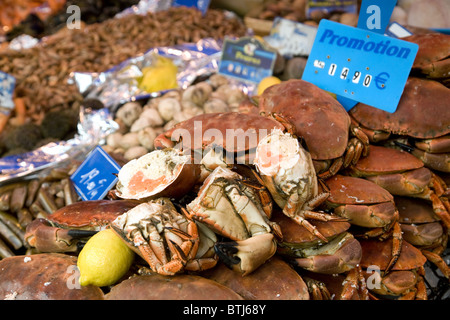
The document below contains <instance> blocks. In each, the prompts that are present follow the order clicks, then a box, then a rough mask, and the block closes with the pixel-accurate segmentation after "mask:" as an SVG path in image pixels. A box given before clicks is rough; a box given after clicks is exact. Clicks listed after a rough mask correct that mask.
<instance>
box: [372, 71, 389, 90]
mask: <svg viewBox="0 0 450 320" xmlns="http://www.w3.org/2000/svg"><path fill="white" fill-rule="evenodd" d="M389 78H390V75H389V73H387V72H382V73H380V74H379V75H377V76H376V77H375V85H376V86H377V88H378V89H381V90H383V89H386V81H387V79H389Z"/></svg>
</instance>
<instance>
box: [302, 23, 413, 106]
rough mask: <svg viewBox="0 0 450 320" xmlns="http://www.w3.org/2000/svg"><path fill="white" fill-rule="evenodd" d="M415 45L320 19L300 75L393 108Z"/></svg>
mask: <svg viewBox="0 0 450 320" xmlns="http://www.w3.org/2000/svg"><path fill="white" fill-rule="evenodd" d="M418 49H419V46H418V45H417V44H415V43H411V42H407V41H403V40H399V39H394V38H389V37H386V36H384V35H380V34H377V33H373V32H370V31H365V30H361V29H358V28H353V27H350V26H346V25H343V24H340V23H337V22H333V21H329V20H322V21H321V22H320V24H319V28H318V31H317V35H316V39H315V41H314V45H313V48H312V50H311V54H310V55H309V57H308V62H307V64H306V67H305V71H304V72H303V76H302V79H303V80H305V81H309V82H311V83H313V84H315V85H317V86H318V87H320V88H322V89H324V90H327V91H330V92H333V93H335V94H336V95H340V96H342V97H344V98H346V99H350V100H354V101H357V102H362V103H365V104H368V105H370V106H373V107H376V108H379V109H382V110H385V111H388V112H394V111H395V110H396V109H397V105H398V102H399V100H400V97H401V95H402V92H403V88H404V86H405V83H406V80H407V79H408V75H409V73H410V71H411V66H412V64H413V62H414V59H415V57H416V54H417V50H418Z"/></svg>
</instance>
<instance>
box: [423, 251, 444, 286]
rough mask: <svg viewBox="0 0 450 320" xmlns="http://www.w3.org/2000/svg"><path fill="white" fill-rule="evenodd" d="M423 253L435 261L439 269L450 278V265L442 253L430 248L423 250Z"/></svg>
mask: <svg viewBox="0 0 450 320" xmlns="http://www.w3.org/2000/svg"><path fill="white" fill-rule="evenodd" d="M422 254H423V255H424V256H425V257H426V258H427V259H428V260H430V261H431V262H432V263H434V264H435V265H436V266H437V267H438V268H439V270H441V272H442V274H443V275H444V277H446V278H447V279H450V267H449V266H448V265H447V264H446V263H445V261H444V260H443V259H442V257H441V256H440V255H438V254H436V253H434V252H431V251H428V250H422Z"/></svg>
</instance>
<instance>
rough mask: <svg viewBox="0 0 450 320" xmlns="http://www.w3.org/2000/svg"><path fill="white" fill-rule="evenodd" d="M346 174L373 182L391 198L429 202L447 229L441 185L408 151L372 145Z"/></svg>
mask: <svg viewBox="0 0 450 320" xmlns="http://www.w3.org/2000/svg"><path fill="white" fill-rule="evenodd" d="M349 173H350V174H351V175H353V176H356V177H364V178H365V179H367V180H370V181H372V182H375V183H376V184H378V185H379V186H381V187H383V188H384V189H386V190H387V191H389V192H390V193H391V194H393V195H398V196H409V197H417V198H422V199H426V200H428V201H431V203H432V204H433V209H434V211H435V213H436V214H437V215H438V216H439V217H440V218H441V219H442V221H443V223H444V224H445V225H446V227H447V228H449V227H450V215H449V212H448V210H449V209H450V205H449V204H448V199H447V197H446V196H445V192H446V190H447V186H446V184H445V182H444V181H443V180H442V179H440V178H439V176H438V175H436V174H434V173H433V172H432V171H431V170H429V169H428V168H425V167H424V164H423V162H422V161H420V160H419V159H417V158H416V157H414V156H413V155H411V154H409V153H408V152H405V151H402V150H397V149H392V148H387V147H383V146H372V147H371V151H370V154H369V155H368V156H367V157H365V158H364V159H361V160H359V161H358V162H357V163H356V164H354V165H352V166H351V167H350V168H349Z"/></svg>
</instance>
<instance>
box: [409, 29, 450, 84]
mask: <svg viewBox="0 0 450 320" xmlns="http://www.w3.org/2000/svg"><path fill="white" fill-rule="evenodd" d="M402 40H405V41H408V42H413V43H416V44H418V45H419V51H418V52H417V55H416V58H415V60H414V63H413V66H412V69H411V70H412V72H419V73H420V74H423V75H425V76H426V77H428V78H449V77H450V61H449V58H450V35H447V34H443V33H426V34H414V35H411V36H408V37H404V38H402Z"/></svg>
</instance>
